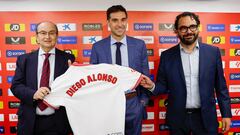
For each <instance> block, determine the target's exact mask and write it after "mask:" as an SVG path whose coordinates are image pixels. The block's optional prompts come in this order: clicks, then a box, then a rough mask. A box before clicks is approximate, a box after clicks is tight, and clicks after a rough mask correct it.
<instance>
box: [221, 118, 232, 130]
mask: <svg viewBox="0 0 240 135" xmlns="http://www.w3.org/2000/svg"><path fill="white" fill-rule="evenodd" d="M230 125H231V118H222V133H226V132H227V131H228V130H229V129H230Z"/></svg>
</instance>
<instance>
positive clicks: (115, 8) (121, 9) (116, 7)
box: [107, 5, 128, 20]
mask: <svg viewBox="0 0 240 135" xmlns="http://www.w3.org/2000/svg"><path fill="white" fill-rule="evenodd" d="M115 12H124V13H125V14H126V17H128V14H127V11H126V9H125V8H124V7H123V6H122V5H113V6H111V7H110V8H108V9H107V20H109V19H110V14H111V13H115Z"/></svg>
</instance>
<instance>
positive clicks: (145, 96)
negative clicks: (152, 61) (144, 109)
mask: <svg viewBox="0 0 240 135" xmlns="http://www.w3.org/2000/svg"><path fill="white" fill-rule="evenodd" d="M142 44H143V47H142V52H141V54H142V57H141V63H142V74H144V75H146V76H148V77H149V76H150V75H149V65H148V56H147V48H146V45H145V43H144V41H142ZM139 89H140V93H141V96H140V98H141V101H142V102H144V104H147V103H148V100H149V96H150V95H151V93H150V92H149V91H148V90H147V89H145V88H143V87H140V88H139Z"/></svg>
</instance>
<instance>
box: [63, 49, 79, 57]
mask: <svg viewBox="0 0 240 135" xmlns="http://www.w3.org/2000/svg"><path fill="white" fill-rule="evenodd" d="M64 51H65V52H66V53H70V54H72V55H74V56H75V58H77V57H78V50H77V49H71V50H70V49H67V50H64Z"/></svg>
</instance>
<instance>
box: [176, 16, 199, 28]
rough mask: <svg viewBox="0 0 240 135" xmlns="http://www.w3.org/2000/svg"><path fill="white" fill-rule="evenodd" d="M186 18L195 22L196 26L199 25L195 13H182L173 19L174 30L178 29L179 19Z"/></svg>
mask: <svg viewBox="0 0 240 135" xmlns="http://www.w3.org/2000/svg"><path fill="white" fill-rule="evenodd" d="M186 16H190V17H192V18H193V19H194V20H195V21H196V22H197V26H199V25H200V20H199V17H198V15H196V14H195V13H192V12H183V13H181V14H179V15H178V16H177V17H176V19H175V23H174V28H175V30H177V29H178V22H179V20H180V18H182V17H186Z"/></svg>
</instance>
